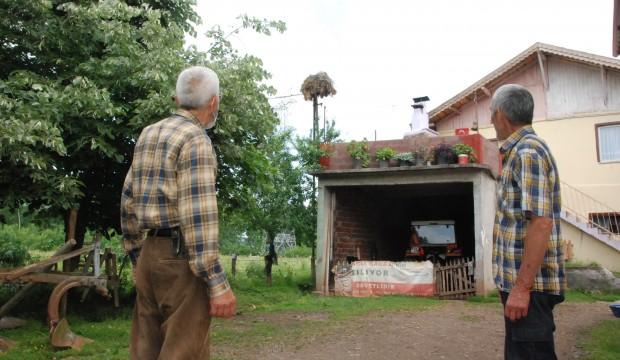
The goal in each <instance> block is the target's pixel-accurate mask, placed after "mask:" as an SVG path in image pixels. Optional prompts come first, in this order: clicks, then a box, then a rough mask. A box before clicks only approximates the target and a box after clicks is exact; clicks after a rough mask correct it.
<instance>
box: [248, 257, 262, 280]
mask: <svg viewBox="0 0 620 360" xmlns="http://www.w3.org/2000/svg"><path fill="white" fill-rule="evenodd" d="M245 274H246V275H247V277H248V278H254V279H264V278H265V266H264V265H263V263H261V262H254V261H252V262H250V263H249V264H248V265H247V266H246V267H245Z"/></svg>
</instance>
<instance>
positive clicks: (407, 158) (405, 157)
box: [394, 152, 413, 161]
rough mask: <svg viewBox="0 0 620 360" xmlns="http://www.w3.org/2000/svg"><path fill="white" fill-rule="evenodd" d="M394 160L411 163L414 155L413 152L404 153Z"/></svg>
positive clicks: (397, 155)
mask: <svg viewBox="0 0 620 360" xmlns="http://www.w3.org/2000/svg"><path fill="white" fill-rule="evenodd" d="M394 159H396V160H399V161H411V160H412V159H413V153H411V152H402V153H398V154H396V155H394Z"/></svg>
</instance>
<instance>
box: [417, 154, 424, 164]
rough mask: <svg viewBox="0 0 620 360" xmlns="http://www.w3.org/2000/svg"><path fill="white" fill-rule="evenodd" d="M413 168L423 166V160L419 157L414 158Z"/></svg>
mask: <svg viewBox="0 0 620 360" xmlns="http://www.w3.org/2000/svg"><path fill="white" fill-rule="evenodd" d="M415 166H424V158H423V157H421V156H417V157H416V158H415Z"/></svg>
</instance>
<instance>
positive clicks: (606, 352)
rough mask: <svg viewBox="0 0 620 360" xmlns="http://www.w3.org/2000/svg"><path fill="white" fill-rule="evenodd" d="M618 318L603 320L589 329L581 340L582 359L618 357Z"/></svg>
mask: <svg viewBox="0 0 620 360" xmlns="http://www.w3.org/2000/svg"><path fill="white" fill-rule="evenodd" d="M618 334H620V320H618V319H612V320H605V321H603V322H602V323H600V324H598V325H596V326H595V327H594V328H593V329H591V330H590V332H589V334H588V336H587V337H586V339H585V340H583V341H582V342H581V345H582V347H583V349H584V350H585V352H586V356H585V357H584V360H616V359H619V358H620V341H619V340H618Z"/></svg>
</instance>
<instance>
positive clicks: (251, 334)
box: [0, 257, 620, 360]
mask: <svg viewBox="0 0 620 360" xmlns="http://www.w3.org/2000/svg"><path fill="white" fill-rule="evenodd" d="M222 262H223V265H224V267H225V268H226V270H227V272H228V274H229V279H230V282H231V286H232V287H233V290H234V291H235V294H236V296H237V300H238V307H237V308H238V311H239V315H238V316H237V317H235V318H234V319H233V320H223V319H214V321H213V323H212V324H213V325H212V333H211V334H212V344H213V345H214V349H216V350H217V351H226V350H227V349H238V348H244V349H253V348H256V347H257V346H261V345H263V344H266V343H272V344H294V343H302V342H303V341H307V339H308V338H311V337H314V336H317V335H320V334H321V333H324V332H326V331H336V330H338V329H339V328H340V327H342V326H344V325H345V324H346V323H347V322H348V321H350V320H351V319H355V318H358V317H360V316H364V315H367V314H370V313H378V312H379V313H380V312H398V311H412V310H420V311H421V310H424V309H429V308H431V307H434V306H439V305H440V304H441V301H439V300H436V299H429V298H417V297H409V296H387V297H376V298H346V297H323V296H317V295H315V294H313V293H311V292H310V291H309V288H310V287H309V284H310V283H311V280H310V262H309V259H307V258H281V259H280V263H279V265H277V266H274V268H273V286H272V287H268V286H267V285H266V284H265V281H264V278H263V270H262V266H263V261H262V258H260V257H239V260H238V263H237V264H238V266H237V276H236V277H235V278H233V277H232V276H231V275H230V274H231V271H230V266H231V264H230V257H223V259H222ZM127 293H128V292H127ZM45 294H47V293H45V292H44V291H40V292H36V295H37V296H38V297H43V296H45ZM618 298H620V295H618V294H596V293H584V292H576V291H570V292H569V293H568V294H567V301H587V302H593V301H614V300H617V299H618ZM468 301H469V302H470V303H480V304H486V303H493V304H497V303H498V302H499V299H498V294H497V292H493V293H491V294H490V296H487V297H480V296H474V297H471V298H469V299H468ZM86 305H88V304H86ZM36 310H37V312H35V313H36V316H37V317H39V319H33V318H30V319H27V325H26V326H25V327H23V328H20V329H15V330H5V331H2V333H1V334H0V336H2V337H5V338H7V339H10V340H11V341H14V342H16V343H17V345H16V347H15V348H13V349H12V350H11V351H9V352H8V353H6V354H4V355H0V360H4V359H16V360H33V359H111V360H114V359H127V358H128V341H129V331H130V330H129V329H130V326H131V310H130V308H129V307H126V308H123V309H120V310H116V311H113V310H111V308H95V310H97V311H99V312H101V313H102V314H104V315H103V316H98V315H97V316H95V315H92V314H91V313H90V312H88V311H82V312H81V313H80V314H81V315H79V316H78V315H75V313H74V314H73V315H72V316H70V317H69V323H70V324H71V329H72V330H73V331H74V332H75V333H77V334H79V335H82V336H85V337H89V338H91V339H94V340H95V342H94V343H92V344H89V345H87V346H85V347H84V349H83V350H82V351H81V352H77V351H75V350H62V351H55V350H53V349H52V348H51V346H50V345H49V342H48V330H47V326H46V325H45V324H44V322H43V321H42V317H43V316H44V315H43V311H44V310H43V309H38V308H37V309H36ZM25 313H28V312H27V311H26V312H25ZM462 319H463V320H464V321H469V322H477V321H479V320H480V319H479V318H478V317H476V316H472V315H468V314H463V316H462ZM618 324H620V322H619V321H617V320H616V321H615V322H614V321H611V322H610V323H607V322H606V323H603V324H601V325H600V327H601V329H602V330H600V329H599V327H596V328H595V329H594V330H593V331H592V334H591V336H590V337H588V338H587V342H585V345H584V348H585V349H594V350H596V351H594V350H593V352H592V354H593V355H592V356H593V357H590V358H588V359H590V360H600V359H611V358H614V359H615V358H619V356H618V355H619V354H620V350H619V349H617V347H614V344H613V341H614V339H617V335H616V337H609V336H606V335H605V334H613V333H614V332H615V334H618V331H619V329H618ZM610 329H611V330H610ZM584 336H585V335H584ZM610 341H611V343H609V342H610ZM229 345H230V346H229ZM606 349H608V350H606ZM588 351H589V353H590V350H588ZM606 351H607V352H609V353H610V354H612V355H613V357H605V356H608V355H605V354H606V353H605V352H606ZM599 353H601V354H603V355H600V354H599ZM212 358H213V359H216V360H228V359H233V358H234V355H231V354H227V353H218V352H216V353H215V354H214V356H213V357H212Z"/></svg>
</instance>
